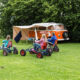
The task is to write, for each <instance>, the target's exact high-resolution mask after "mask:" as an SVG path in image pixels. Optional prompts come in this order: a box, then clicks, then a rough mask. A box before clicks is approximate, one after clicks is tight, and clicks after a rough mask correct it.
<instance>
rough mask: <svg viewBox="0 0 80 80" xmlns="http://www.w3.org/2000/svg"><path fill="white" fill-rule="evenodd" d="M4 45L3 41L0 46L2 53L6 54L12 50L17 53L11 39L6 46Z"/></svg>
mask: <svg viewBox="0 0 80 80" xmlns="http://www.w3.org/2000/svg"><path fill="white" fill-rule="evenodd" d="M4 45H5V43H3V45H2V46H1V47H0V50H3V55H4V56H7V55H8V53H12V51H13V54H18V50H17V48H16V47H12V41H9V42H8V45H7V47H4Z"/></svg>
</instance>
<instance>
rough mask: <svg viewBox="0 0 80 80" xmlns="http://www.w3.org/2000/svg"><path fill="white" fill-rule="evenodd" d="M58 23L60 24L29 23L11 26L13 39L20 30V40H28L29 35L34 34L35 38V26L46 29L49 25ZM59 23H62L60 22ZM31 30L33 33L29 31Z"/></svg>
mask: <svg viewBox="0 0 80 80" xmlns="http://www.w3.org/2000/svg"><path fill="white" fill-rule="evenodd" d="M59 24H61V23H35V24H32V25H29V26H13V39H14V38H15V37H16V36H17V34H18V33H19V32H20V31H21V34H22V37H21V40H28V38H29V35H35V38H36V39H37V31H36V28H38V27H42V28H43V27H45V28H46V29H47V28H48V27H49V26H54V27H56V25H59ZM61 25H63V24H61ZM46 29H45V30H46ZM31 30H33V31H34V32H33V33H32V32H30V31H31ZM45 30H44V31H45ZM33 37H34V36H33Z"/></svg>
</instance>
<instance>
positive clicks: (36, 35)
mask: <svg viewBox="0 0 80 80" xmlns="http://www.w3.org/2000/svg"><path fill="white" fill-rule="evenodd" d="M35 39H36V40H38V37H37V30H36V27H35Z"/></svg>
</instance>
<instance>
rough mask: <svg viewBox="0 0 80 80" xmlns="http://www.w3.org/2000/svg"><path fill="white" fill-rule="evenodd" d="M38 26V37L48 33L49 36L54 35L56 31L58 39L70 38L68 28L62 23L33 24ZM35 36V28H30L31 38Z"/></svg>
mask: <svg viewBox="0 0 80 80" xmlns="http://www.w3.org/2000/svg"><path fill="white" fill-rule="evenodd" d="M33 26H35V27H36V32H37V37H38V39H40V38H41V35H42V34H46V36H47V38H48V37H49V36H52V33H53V32H54V33H55V35H56V37H57V39H58V41H63V40H69V37H68V30H67V29H66V27H65V26H64V25H63V24H61V23H36V24H33ZM33 37H35V31H34V28H30V29H29V38H33Z"/></svg>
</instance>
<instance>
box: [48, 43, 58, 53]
mask: <svg viewBox="0 0 80 80" xmlns="http://www.w3.org/2000/svg"><path fill="white" fill-rule="evenodd" d="M48 47H49V48H50V50H51V52H53V51H54V52H59V48H58V46H57V41H56V42H55V44H54V45H53V44H52V43H51V42H48Z"/></svg>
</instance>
